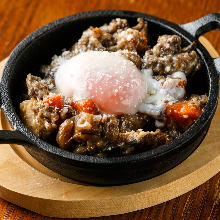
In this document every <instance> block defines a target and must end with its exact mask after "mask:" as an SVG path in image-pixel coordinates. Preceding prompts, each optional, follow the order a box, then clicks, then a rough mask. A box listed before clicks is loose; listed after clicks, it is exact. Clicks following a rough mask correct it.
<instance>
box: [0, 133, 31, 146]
mask: <svg viewBox="0 0 220 220" xmlns="http://www.w3.org/2000/svg"><path fill="white" fill-rule="evenodd" d="M27 143H28V142H27V138H26V137H25V136H24V135H23V134H22V133H21V132H19V131H8V130H0V144H25V145H27Z"/></svg>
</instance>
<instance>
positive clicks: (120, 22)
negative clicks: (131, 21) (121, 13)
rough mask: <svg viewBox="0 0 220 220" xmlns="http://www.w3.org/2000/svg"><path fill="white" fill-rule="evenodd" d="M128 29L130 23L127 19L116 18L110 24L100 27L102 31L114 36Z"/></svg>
mask: <svg viewBox="0 0 220 220" xmlns="http://www.w3.org/2000/svg"><path fill="white" fill-rule="evenodd" d="M126 28H128V22H127V20H126V19H121V18H116V19H113V20H112V21H111V22H110V23H109V24H104V25H103V26H101V27H100V29H101V30H102V31H105V32H107V33H110V34H114V33H115V32H117V33H118V32H121V31H122V30H125V29H126Z"/></svg>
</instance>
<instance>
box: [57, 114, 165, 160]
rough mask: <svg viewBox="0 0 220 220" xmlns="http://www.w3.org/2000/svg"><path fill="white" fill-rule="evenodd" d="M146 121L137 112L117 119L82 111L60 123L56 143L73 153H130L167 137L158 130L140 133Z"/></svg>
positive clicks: (111, 116)
mask: <svg viewBox="0 0 220 220" xmlns="http://www.w3.org/2000/svg"><path fill="white" fill-rule="evenodd" d="M122 121H123V122H122ZM146 123H147V119H146V117H144V116H141V115H128V116H127V115H126V116H121V117H120V118H118V117H116V116H115V115H92V114H88V113H84V112H82V113H80V114H79V115H77V116H75V117H73V118H71V119H67V120H65V121H64V122H63V123H62V124H61V125H60V127H59V132H58V134H57V142H58V144H59V145H60V146H61V148H63V149H69V150H73V151H74V152H77V153H80V152H81V153H82V154H89V155H98V156H103V155H105V156H109V155H111V154H112V151H113V152H114V151H117V153H118V155H125V154H131V153H134V152H135V151H137V152H138V151H142V150H144V149H145V150H146V149H147V148H154V147H156V146H160V145H162V144H165V143H166V142H167V141H168V136H167V135H166V134H164V133H162V132H161V131H160V130H156V131H155V132H153V131H152V132H144V131H142V130H141V129H139V128H140V127H142V126H143V124H146ZM132 128H134V129H137V130H135V131H134V130H132Z"/></svg>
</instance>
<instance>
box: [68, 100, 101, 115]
mask: <svg viewBox="0 0 220 220" xmlns="http://www.w3.org/2000/svg"><path fill="white" fill-rule="evenodd" d="M71 105H72V106H73V107H74V108H75V109H76V111H77V112H78V113H79V112H86V113H89V114H93V115H96V114H97V113H98V109H97V107H96V105H95V103H94V102H93V101H92V100H91V99H84V100H79V101H74V102H72V104H71Z"/></svg>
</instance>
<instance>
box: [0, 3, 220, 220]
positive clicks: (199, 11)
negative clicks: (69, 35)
mask: <svg viewBox="0 0 220 220" xmlns="http://www.w3.org/2000/svg"><path fill="white" fill-rule="evenodd" d="M97 9H124V10H133V11H140V12H144V13H148V14H152V15H155V16H158V17H161V18H164V19H167V20H170V21H173V22H176V23H187V22H189V21H192V20H195V19H198V18H199V17H201V16H204V15H206V14H208V13H212V12H218V13H219V12H220V2H219V0H212V1H208V0H199V1H198V0H191V1H189V0H179V1H175V0H167V1H165V0H151V1H148V0H138V1H135V0H129V1H123V0H113V1H107V0H105V1H104V0H103V1H101V0H92V1H91V0H90V1H82V0H81V1H74V0H0V18H1V19H0V48H1V50H0V60H2V59H3V58H5V57H7V56H8V55H9V54H10V52H11V51H12V50H13V48H14V47H15V46H16V44H18V43H19V41H21V40H22V39H23V38H24V37H25V36H27V35H28V34H30V33H31V32H32V31H34V30H36V29H37V28H39V27H41V26H42V25H44V24H46V23H48V22H50V21H53V20H55V19H57V18H60V17H64V16H67V15H70V14H74V13H78V12H83V11H89V10H97ZM204 36H206V37H207V38H208V40H209V41H210V42H211V43H212V44H213V46H214V47H215V48H216V50H217V51H218V52H220V32H217V31H211V32H209V33H207V34H205V35H204ZM24 187H25V186H24ZM0 219H50V218H46V217H43V216H40V215H37V214H35V213H33V212H30V211H27V210H24V209H22V208H19V207H17V206H15V205H13V204H10V203H8V202H6V201H4V200H1V199H0ZM92 219H104V220H105V219H106V220H108V219H109V220H110V219H112V220H116V219H126V220H127V219H136V220H137V219H138V220H139V219H140V220H142V219H152V220H158V219H174V220H176V219H190V220H191V219H210V220H213V219H220V173H218V174H217V175H216V176H215V177H213V178H212V179H210V180H209V181H207V182H206V183H204V184H203V185H201V186H200V187H198V188H196V189H194V190H193V191H191V192H189V193H186V194H184V195H182V196H180V197H178V198H176V199H173V200H171V201H168V202H166V203H163V204H160V205H157V206H154V207H151V208H148V209H144V210H141V211H137V212H133V213H128V214H124V215H118V216H110V217H103V218H92Z"/></svg>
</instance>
